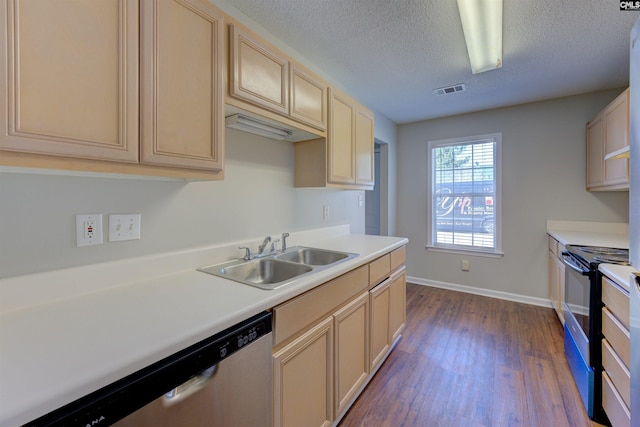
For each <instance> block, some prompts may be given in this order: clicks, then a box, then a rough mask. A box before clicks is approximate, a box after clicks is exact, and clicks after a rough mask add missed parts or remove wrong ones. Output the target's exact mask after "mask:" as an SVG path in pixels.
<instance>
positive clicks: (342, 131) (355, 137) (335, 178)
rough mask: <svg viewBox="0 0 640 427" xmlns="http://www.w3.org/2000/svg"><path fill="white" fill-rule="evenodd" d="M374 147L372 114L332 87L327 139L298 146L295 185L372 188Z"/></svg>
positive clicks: (303, 142) (304, 142)
mask: <svg viewBox="0 0 640 427" xmlns="http://www.w3.org/2000/svg"><path fill="white" fill-rule="evenodd" d="M373 145H374V118H373V113H372V112H371V111H369V110H367V109H366V108H364V107H363V106H362V105H360V104H358V103H357V102H356V101H354V100H353V99H352V98H350V97H349V96H347V95H346V94H344V93H342V92H340V91H338V90H336V89H333V88H330V89H329V128H328V133H327V138H326V139H325V138H322V139H315V140H310V141H302V142H298V143H296V154H295V155H296V159H295V162H296V172H295V186H296V187H337V188H345V189H359V190H371V189H373V184H374V168H373V156H374V153H373Z"/></svg>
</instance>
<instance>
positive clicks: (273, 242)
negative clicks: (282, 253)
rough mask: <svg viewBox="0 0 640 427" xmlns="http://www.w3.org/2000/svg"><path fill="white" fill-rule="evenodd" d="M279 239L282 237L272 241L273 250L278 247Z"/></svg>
mask: <svg viewBox="0 0 640 427" xmlns="http://www.w3.org/2000/svg"><path fill="white" fill-rule="evenodd" d="M279 241H280V239H276V240H273V241H272V242H271V252H275V251H276V250H277V249H278V248H277V247H276V246H277V245H278V242H279Z"/></svg>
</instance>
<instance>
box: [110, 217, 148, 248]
mask: <svg viewBox="0 0 640 427" xmlns="http://www.w3.org/2000/svg"><path fill="white" fill-rule="evenodd" d="M141 221H142V218H141V215H140V214H126V215H109V241H110V242H118V241H122V240H137V239H140V225H141Z"/></svg>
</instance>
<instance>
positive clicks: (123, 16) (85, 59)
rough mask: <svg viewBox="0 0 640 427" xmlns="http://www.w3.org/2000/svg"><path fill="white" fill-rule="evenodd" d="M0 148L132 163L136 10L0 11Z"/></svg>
mask: <svg viewBox="0 0 640 427" xmlns="http://www.w3.org/2000/svg"><path fill="white" fill-rule="evenodd" d="M0 14H1V16H0V20H1V21H2V22H3V23H5V24H6V25H7V29H6V31H2V32H0V37H1V38H2V47H1V48H0V49H2V54H1V55H0V73H1V77H2V81H3V82H6V83H7V84H6V85H5V84H2V85H0V94H1V96H2V102H1V103H0V104H2V106H1V107H0V112H2V118H3V119H2V122H1V124H0V126H2V133H1V135H0V149H4V150H11V151H15V152H23V153H39V154H53V155H58V156H71V157H81V158H88V159H100V160H112V161H119V162H133V163H136V162H138V45H139V43H138V4H137V2H134V1H118V0H104V1H81V2H78V1H74V2H71V1H65V0H55V1H52V0H32V1H18V0H7V1H4V2H3V5H2V6H0Z"/></svg>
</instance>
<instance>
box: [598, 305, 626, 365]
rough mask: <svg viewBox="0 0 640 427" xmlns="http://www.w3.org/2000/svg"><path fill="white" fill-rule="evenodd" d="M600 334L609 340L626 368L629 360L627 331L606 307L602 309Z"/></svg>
mask: <svg viewBox="0 0 640 427" xmlns="http://www.w3.org/2000/svg"><path fill="white" fill-rule="evenodd" d="M602 335H604V337H605V338H606V339H607V341H609V344H611V347H613V349H614V350H615V352H616V354H617V355H618V356H620V359H622V361H623V362H624V365H625V366H626V367H627V369H628V368H629V362H630V360H631V357H630V336H629V331H628V330H627V329H625V327H624V326H623V325H622V323H620V322H619V321H618V319H616V318H615V317H614V315H613V314H611V312H610V311H609V310H608V309H607V307H604V308H603V309H602Z"/></svg>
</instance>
